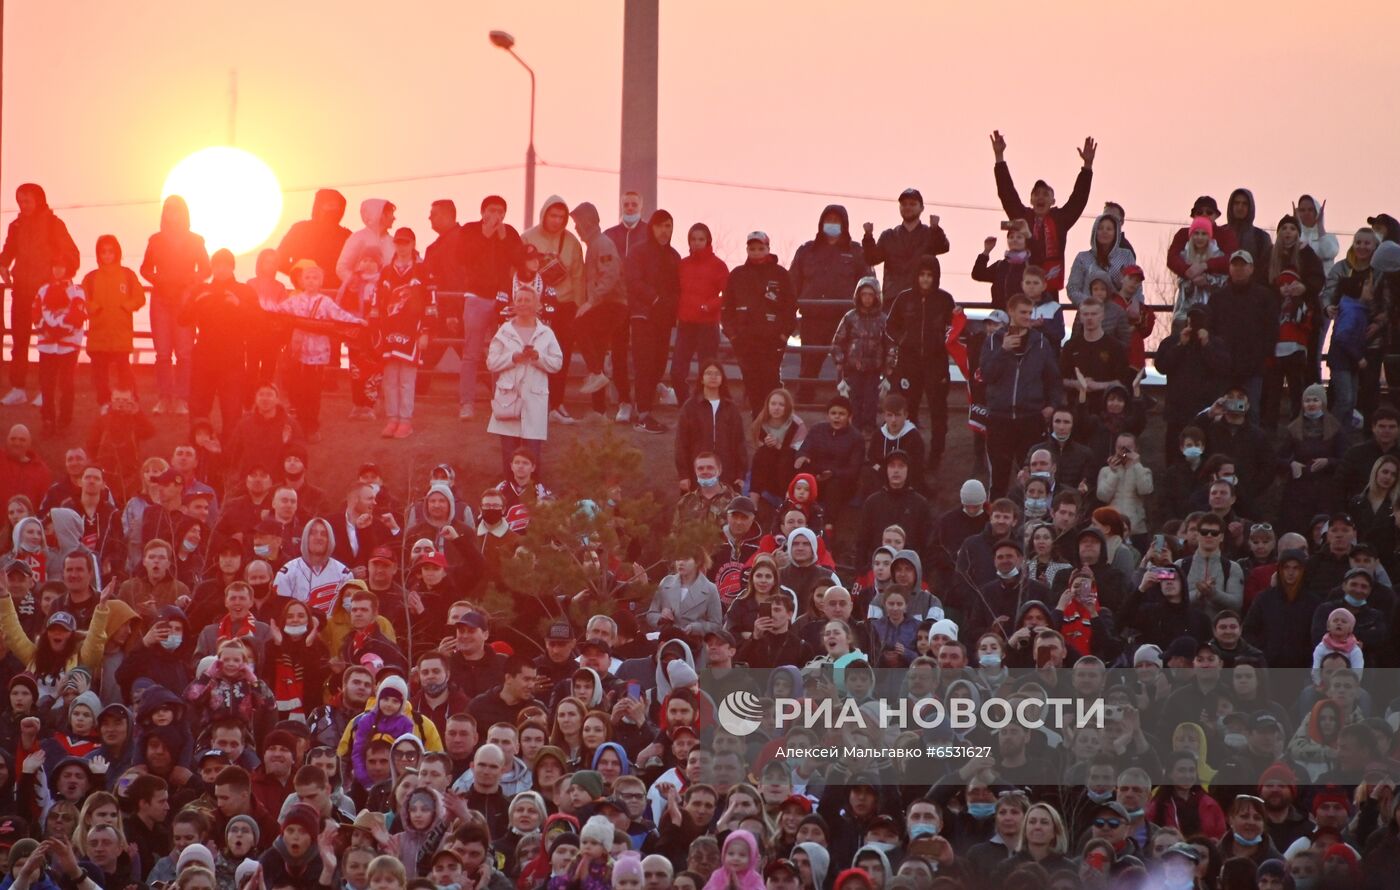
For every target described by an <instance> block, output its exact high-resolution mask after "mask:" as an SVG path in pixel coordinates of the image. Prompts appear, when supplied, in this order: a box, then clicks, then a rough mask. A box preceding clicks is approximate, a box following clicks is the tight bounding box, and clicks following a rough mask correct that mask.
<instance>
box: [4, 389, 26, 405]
mask: <svg viewBox="0 0 1400 890" xmlns="http://www.w3.org/2000/svg"><path fill="white" fill-rule="evenodd" d="M27 401H29V393H27V392H25V391H24V390H22V389H20V388H19V387H15V388H14V389H12V390H10V391H9V392H7V393H5V397H4V398H3V399H0V405H23V404H24V403H25V402H27Z"/></svg>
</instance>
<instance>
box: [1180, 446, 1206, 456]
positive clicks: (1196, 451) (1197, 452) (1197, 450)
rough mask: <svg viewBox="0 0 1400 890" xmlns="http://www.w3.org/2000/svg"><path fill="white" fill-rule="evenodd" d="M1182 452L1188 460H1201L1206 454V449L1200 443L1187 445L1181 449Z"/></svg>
mask: <svg viewBox="0 0 1400 890" xmlns="http://www.w3.org/2000/svg"><path fill="white" fill-rule="evenodd" d="M1181 454H1182V456H1183V457H1185V458H1186V459H1187V460H1200V459H1201V455H1202V454H1205V449H1204V448H1202V447H1201V446H1199V445H1187V446H1186V447H1185V448H1183V449H1181Z"/></svg>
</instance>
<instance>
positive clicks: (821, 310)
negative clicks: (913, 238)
mask: <svg viewBox="0 0 1400 890" xmlns="http://www.w3.org/2000/svg"><path fill="white" fill-rule="evenodd" d="M789 274H790V276H791V282H792V290H793V293H794V294H796V297H797V304H798V306H799V307H800V308H801V309H802V313H801V321H800V323H799V326H798V333H799V335H800V336H801V338H802V345H803V346H804V347H814V346H821V347H827V346H829V345H830V344H831V341H832V337H833V336H834V335H835V333H836V328H837V326H838V325H839V324H840V321H841V317H842V316H843V315H844V314H845V313H844V312H843V311H842V309H841V308H840V307H841V306H842V305H843V304H844V303H845V301H846V299H847V297H846V295H847V294H854V293H855V291H856V287H857V285H858V284H859V283H860V280H861V279H862V278H867V277H869V276H870V266H869V265H868V264H867V263H866V261H865V254H864V251H863V250H862V249H861V246H860V245H859V244H858V243H856V242H855V241H853V240H852V239H851V222H850V217H849V215H848V214H847V213H846V208H845V207H843V206H842V205H840V204H828V205H827V206H826V207H824V208H823V209H822V212H821V216H820V217H818V220H817V234H816V237H815V238H813V239H812V240H811V241H808V242H807V243H806V244H803V245H802V246H801V247H799V248H797V253H796V254H794V255H793V258H792V269H791V271H790V273H789ZM876 296H877V297H878V296H879V290H878V288H877V289H876ZM803 303H807V305H806V306H802V304H803ZM825 361H826V355H825V354H824V353H823V352H822V351H820V350H816V349H805V348H804V349H803V351H802V361H801V370H800V372H799V373H800V375H801V376H802V378H803V379H805V380H809V381H810V380H812V379H815V378H817V377H819V376H820V375H821V370H822V365H823V364H824V363H825ZM797 400H798V401H799V402H810V401H811V400H812V384H811V383H810V382H807V383H802V384H801V385H800V386H799V387H798V391H797Z"/></svg>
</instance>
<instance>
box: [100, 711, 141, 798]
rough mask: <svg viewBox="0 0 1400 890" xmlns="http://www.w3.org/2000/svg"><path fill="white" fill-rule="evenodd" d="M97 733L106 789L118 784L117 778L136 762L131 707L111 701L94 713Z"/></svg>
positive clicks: (136, 749) (133, 722)
mask: <svg viewBox="0 0 1400 890" xmlns="http://www.w3.org/2000/svg"><path fill="white" fill-rule="evenodd" d="M97 737H98V739H99V740H100V741H101V743H102V744H101V746H100V747H99V748H98V749H97V753H98V754H99V755H101V756H102V757H103V758H104V759H106V761H107V775H106V779H107V790H109V791H111V790H113V789H115V788H116V787H117V781H118V780H119V779H120V778H121V777H122V774H124V773H125V772H126V771H127V770H128V769H129V768H131V767H132V766H134V765H135V764H136V755H137V751H138V748H137V744H136V721H135V719H134V718H133V717H132V714H131V708H129V707H127V706H126V705H125V704H122V703H121V702H113V703H112V704H109V705H107V706H106V707H104V708H103V709H102V710H101V711H100V712H98V714H97Z"/></svg>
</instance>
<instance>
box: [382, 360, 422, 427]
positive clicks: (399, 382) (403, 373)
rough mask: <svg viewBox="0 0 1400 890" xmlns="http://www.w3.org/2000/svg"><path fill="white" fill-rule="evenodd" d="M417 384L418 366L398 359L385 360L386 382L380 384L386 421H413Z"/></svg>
mask: <svg viewBox="0 0 1400 890" xmlns="http://www.w3.org/2000/svg"><path fill="white" fill-rule="evenodd" d="M417 382H418V366H417V365H415V364H414V363H412V362H405V361H400V360H399V359H396V358H391V359H385V361H384V381H383V382H382V383H381V384H380V389H381V392H382V394H383V396H384V417H385V419H387V420H412V419H413V386H414V384H415V383H417Z"/></svg>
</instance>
